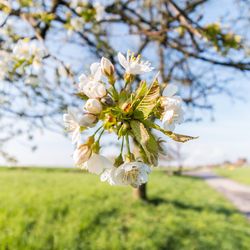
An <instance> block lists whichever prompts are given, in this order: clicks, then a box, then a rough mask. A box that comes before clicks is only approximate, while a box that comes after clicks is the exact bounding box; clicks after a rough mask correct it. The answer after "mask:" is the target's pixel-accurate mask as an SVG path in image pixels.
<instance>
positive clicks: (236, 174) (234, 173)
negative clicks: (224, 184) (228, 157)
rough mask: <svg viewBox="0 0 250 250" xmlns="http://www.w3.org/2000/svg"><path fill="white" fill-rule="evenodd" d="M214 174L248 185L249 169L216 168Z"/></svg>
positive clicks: (249, 180) (249, 183)
mask: <svg viewBox="0 0 250 250" xmlns="http://www.w3.org/2000/svg"><path fill="white" fill-rule="evenodd" d="M215 172H216V173H217V174H219V175H221V176H224V177H227V178H230V179H232V180H235V181H238V182H241V183H243V184H248V185H250V167H241V168H240V167H238V168H217V169H216V170H215Z"/></svg>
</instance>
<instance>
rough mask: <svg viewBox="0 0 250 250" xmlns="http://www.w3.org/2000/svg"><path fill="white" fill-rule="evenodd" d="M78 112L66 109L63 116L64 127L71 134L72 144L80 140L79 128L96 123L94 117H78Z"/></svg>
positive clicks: (85, 115)
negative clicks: (66, 111)
mask: <svg viewBox="0 0 250 250" xmlns="http://www.w3.org/2000/svg"><path fill="white" fill-rule="evenodd" d="M78 112H79V111H76V110H74V109H72V108H68V113H67V114H64V115H63V121H64V124H65V127H66V129H67V131H68V132H69V133H71V134H72V143H73V144H75V143H77V142H78V141H79V139H80V134H81V127H90V126H92V125H93V124H94V122H95V121H96V116H94V115H92V114H84V115H81V116H79V115H78Z"/></svg>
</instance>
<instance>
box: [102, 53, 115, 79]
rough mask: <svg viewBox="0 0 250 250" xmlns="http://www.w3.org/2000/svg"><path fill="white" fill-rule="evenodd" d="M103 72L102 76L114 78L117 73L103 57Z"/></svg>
mask: <svg viewBox="0 0 250 250" xmlns="http://www.w3.org/2000/svg"><path fill="white" fill-rule="evenodd" d="M101 70H102V74H103V75H106V76H107V77H112V76H113V75H114V72H115V69H114V65H113V64H112V63H111V62H110V61H109V59H107V58H105V57H102V59H101Z"/></svg>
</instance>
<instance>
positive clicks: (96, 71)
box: [79, 62, 102, 89]
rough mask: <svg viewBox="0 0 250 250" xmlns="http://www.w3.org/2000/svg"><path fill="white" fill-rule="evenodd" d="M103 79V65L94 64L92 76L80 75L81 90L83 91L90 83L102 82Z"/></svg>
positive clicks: (91, 70)
mask: <svg viewBox="0 0 250 250" xmlns="http://www.w3.org/2000/svg"><path fill="white" fill-rule="evenodd" d="M101 77H102V71H101V65H100V63H97V62H96V63H92V64H91V65H90V75H88V76H86V75H85V74H82V75H80V77H79V81H80V83H79V88H80V89H81V88H82V87H84V86H85V85H86V84H88V83H89V82H100V80H101Z"/></svg>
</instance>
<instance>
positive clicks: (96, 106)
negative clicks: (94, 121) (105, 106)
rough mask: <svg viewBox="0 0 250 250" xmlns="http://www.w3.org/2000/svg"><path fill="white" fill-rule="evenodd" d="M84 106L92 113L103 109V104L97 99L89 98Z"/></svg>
mask: <svg viewBox="0 0 250 250" xmlns="http://www.w3.org/2000/svg"><path fill="white" fill-rule="evenodd" d="M84 108H85V109H86V111H88V112H89V113H92V114H99V113H101V111H102V104H101V103H100V102H99V101H98V100H97V99H88V100H87V102H86V103H85V106H84Z"/></svg>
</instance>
